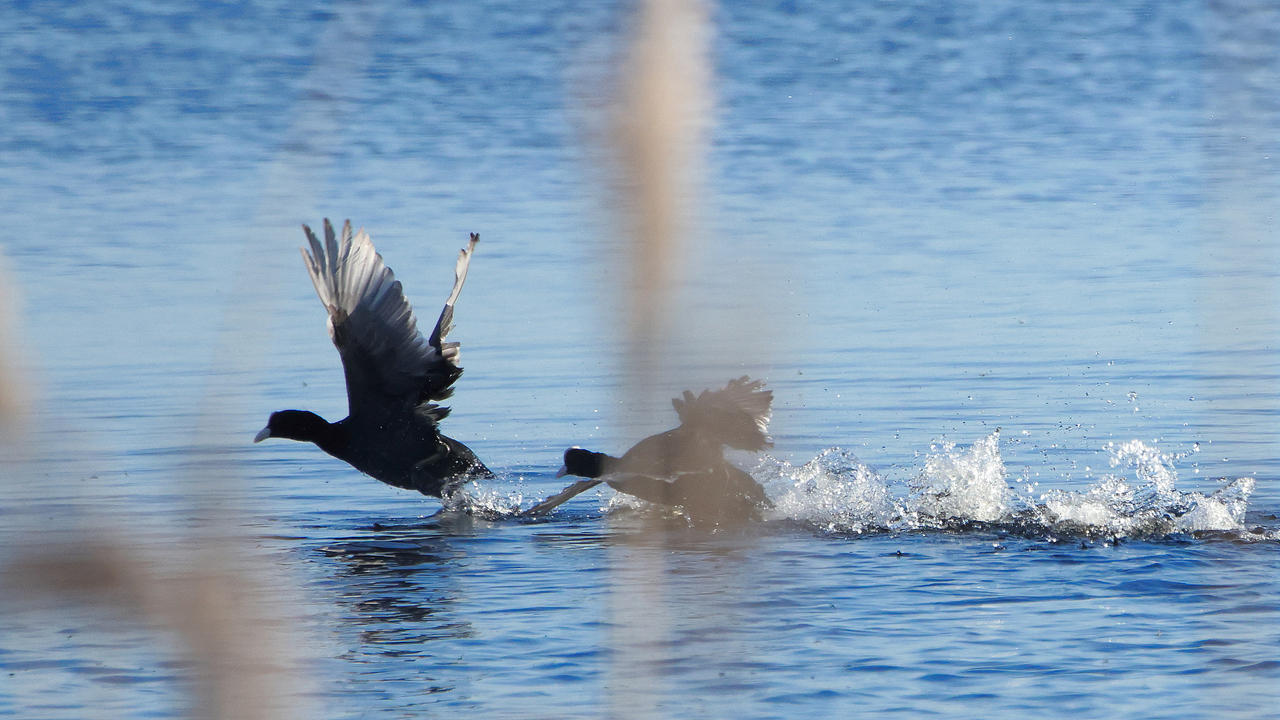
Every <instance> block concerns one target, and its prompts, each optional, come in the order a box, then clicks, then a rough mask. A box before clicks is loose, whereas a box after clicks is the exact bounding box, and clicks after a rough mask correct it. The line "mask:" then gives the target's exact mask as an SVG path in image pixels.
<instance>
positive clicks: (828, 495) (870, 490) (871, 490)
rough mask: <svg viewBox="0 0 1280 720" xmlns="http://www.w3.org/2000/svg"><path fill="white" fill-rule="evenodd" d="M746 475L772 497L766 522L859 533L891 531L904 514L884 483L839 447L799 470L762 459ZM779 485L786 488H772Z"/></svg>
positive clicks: (774, 460) (772, 460)
mask: <svg viewBox="0 0 1280 720" xmlns="http://www.w3.org/2000/svg"><path fill="white" fill-rule="evenodd" d="M751 474H752V475H753V476H755V477H756V479H757V480H759V481H760V482H761V484H763V485H764V486H765V488H766V490H767V491H769V495H770V496H771V497H773V498H774V508H773V510H772V511H771V512H770V513H769V515H768V517H769V519H775V520H776V519H790V520H799V521H802V522H806V523H810V524H813V525H817V526H820V527H823V528H825V529H827V530H829V531H833V532H834V531H841V532H864V531H869V530H876V529H880V528H885V527H890V526H892V525H894V524H895V523H897V522H899V519H900V517H901V516H902V514H903V510H902V507H901V506H900V505H899V504H898V503H897V502H896V501H895V500H894V498H893V496H892V494H891V493H890V491H889V486H888V485H887V484H886V483H885V481H884V480H883V479H882V478H881V477H880V476H879V475H878V474H877V473H876V472H875V471H874V470H872V469H871V468H870V467H868V466H867V465H865V464H863V463H862V462H861V461H860V460H858V458H857V457H856V456H855V455H854V454H853V453H851V452H849V451H847V450H843V449H841V448H831V449H829V450H824V451H823V452H822V453H820V454H819V455H818V456H817V457H816V458H814V459H813V460H810V461H809V462H807V463H805V464H804V465H801V466H800V467H794V466H792V465H791V464H789V463H787V462H785V461H782V460H778V459H776V458H773V457H769V456H765V457H762V458H761V459H760V461H759V463H758V465H757V466H756V468H755V469H754V471H753V472H752V473H751ZM788 484H789V486H788ZM780 486H785V489H784V490H782V491H781V492H780V493H779V492H778V491H776V490H774V488H778V487H780Z"/></svg>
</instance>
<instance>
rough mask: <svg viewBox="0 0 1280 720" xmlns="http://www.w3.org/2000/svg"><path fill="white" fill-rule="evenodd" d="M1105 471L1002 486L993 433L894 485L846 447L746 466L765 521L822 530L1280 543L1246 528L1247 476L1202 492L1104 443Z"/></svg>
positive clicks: (1143, 449)
mask: <svg viewBox="0 0 1280 720" xmlns="http://www.w3.org/2000/svg"><path fill="white" fill-rule="evenodd" d="M1106 450H1107V451H1108V452H1109V453H1110V466H1111V469H1112V471H1111V472H1109V473H1106V474H1104V475H1102V476H1101V477H1100V478H1098V480H1097V481H1096V482H1095V483H1093V484H1092V485H1090V486H1089V487H1087V488H1086V489H1085V490H1082V491H1074V490H1061V489H1054V490H1049V491H1047V492H1044V493H1042V494H1040V495H1038V496H1036V495H1034V494H1033V493H1032V492H1031V491H1029V490H1027V489H1023V490H1018V489H1015V487H1014V486H1012V485H1011V484H1010V479H1009V477H1008V474H1007V472H1006V470H1005V465H1004V460H1003V458H1002V457H1001V455H1000V435H999V431H996V432H993V433H992V434H990V435H988V436H986V437H984V438H981V439H979V440H978V441H977V442H975V443H973V445H972V446H970V447H968V448H958V447H957V446H956V445H955V444H954V443H946V444H942V445H940V446H935V447H932V448H931V449H930V453H929V454H928V455H927V456H926V458H925V462H924V467H923V468H922V469H921V470H920V471H919V473H918V474H917V475H916V476H915V477H914V478H913V479H911V480H909V481H907V482H903V483H893V482H890V481H887V480H885V479H884V478H883V477H881V476H880V475H879V474H878V473H877V472H876V471H875V470H874V469H872V468H871V467H869V466H867V465H866V464H864V463H862V462H861V461H860V460H858V458H857V457H856V456H855V455H854V454H853V453H851V452H849V451H848V450H845V449H842V448H838V447H837V448H830V449H828V450H824V451H823V452H822V453H820V454H819V455H818V456H817V457H815V458H814V459H813V460H811V461H809V462H807V463H805V464H803V465H800V466H798V467H797V466H793V465H791V464H789V463H787V462H785V461H782V460H778V459H776V458H772V457H765V458H762V459H761V460H760V462H759V464H758V466H757V467H756V468H755V469H754V471H753V475H755V476H756V477H757V479H759V480H760V481H761V482H762V483H763V484H764V485H765V487H766V488H767V489H768V490H769V494H770V496H771V497H773V498H774V501H775V508H774V510H773V511H772V513H771V515H770V518H769V519H772V520H792V521H798V522H802V523H806V524H809V525H813V526H816V527H818V528H821V529H823V530H825V531H830V532H847V533H865V532H902V531H919V530H941V531H961V530H967V529H971V528H973V527H974V526H975V525H976V526H980V527H982V528H985V529H990V530H994V531H998V532H1009V533H1014V534H1018V535H1023V536H1032V537H1045V538H1061V537H1076V538H1108V539H1110V538H1117V537H1125V538H1139V537H1140V538H1149V539H1159V538H1166V537H1170V536H1174V535H1182V534H1189V535H1196V534H1202V533H1203V534H1217V533H1228V534H1231V535H1232V536H1233V537H1237V538H1239V539H1245V540H1253V539H1272V540H1274V539H1280V530H1277V529H1271V530H1263V531H1261V532H1259V531H1258V530H1257V529H1250V528H1248V527H1246V525H1245V511H1246V510H1247V508H1248V500H1249V496H1250V494H1251V493H1252V492H1253V489H1254V486H1255V482H1254V479H1253V478H1239V479H1236V480H1234V481H1230V482H1227V481H1225V480H1224V481H1223V486H1222V487H1220V488H1219V489H1218V490H1217V491H1215V492H1212V493H1209V494H1207V495H1206V494H1204V493H1200V492H1194V491H1189V492H1182V491H1179V490H1178V489H1177V472H1176V470H1175V465H1174V464H1175V462H1176V460H1177V459H1178V458H1177V456H1174V455H1171V454H1168V453H1163V452H1161V451H1160V450H1159V449H1158V448H1157V447H1155V446H1153V445H1147V444H1145V443H1143V442H1141V441H1138V440H1132V441H1129V442H1127V443H1123V444H1119V445H1116V444H1112V445H1109V446H1107V448H1106Z"/></svg>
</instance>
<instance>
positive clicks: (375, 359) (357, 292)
mask: <svg viewBox="0 0 1280 720" xmlns="http://www.w3.org/2000/svg"><path fill="white" fill-rule="evenodd" d="M303 230H304V231H305V233H306V235H307V240H308V242H309V245H310V252H308V251H307V249H305V248H304V249H303V253H302V255H303V260H304V262H305V263H306V266H307V271H308V272H309V273H310V275H311V282H312V284H313V285H315V289H316V294H317V295H319V296H320V302H321V303H323V304H324V306H325V309H326V310H327V311H328V314H329V334H330V337H332V339H333V343H334V345H335V346H336V347H337V348H338V353H339V355H341V357H342V364H343V368H344V370H345V373H346V378H347V399H348V405H349V410H350V412H351V413H352V414H353V415H355V414H358V413H361V412H365V411H372V412H376V411H379V410H385V409H386V408H387V407H388V406H389V405H390V406H394V405H395V404H400V403H403V404H408V405H415V406H416V405H419V404H423V403H428V401H430V400H442V399H444V398H446V397H448V396H449V395H450V394H451V393H452V385H453V382H454V381H455V380H456V379H457V378H458V376H459V375H461V374H462V368H461V367H459V366H458V362H457V361H458V344H457V343H443V342H442V341H443V338H444V336H445V334H447V332H448V328H449V318H451V317H452V315H453V304H454V302H456V300H457V297H458V293H459V292H460V291H461V289H462V283H463V281H464V280H465V279H466V271H467V265H468V264H469V261H470V254H471V251H472V250H473V249H474V247H475V244H476V241H477V239H478V238H477V236H476V235H474V234H473V235H472V236H471V242H470V244H469V245H468V246H467V248H465V249H464V250H463V251H462V255H461V256H460V257H459V260H458V269H457V272H456V273H455V280H454V286H453V290H452V291H451V292H450V294H449V299H448V301H447V302H446V304H445V308H444V311H443V312H442V313H441V321H442V322H438V323H437V325H436V330H435V331H434V332H432V335H431V340H430V341H428V340H427V339H426V338H423V336H422V334H421V333H420V332H418V322H417V318H415V317H414V314H413V308H412V307H411V306H410V305H409V302H408V300H406V299H405V296H404V290H403V288H402V287H401V284H400V282H399V281H398V280H396V278H395V274H394V273H393V272H392V271H391V269H390V268H388V267H387V266H386V264H385V263H384V262H383V261H382V256H380V255H379V254H378V252H377V250H376V249H375V248H374V246H373V241H372V239H371V238H370V237H369V234H368V233H366V232H365V231H364V230H360V231H359V232H357V233H353V232H352V230H351V223H350V222H349V221H348V222H346V223H344V224H343V227H342V235H341V238H339V237H338V236H337V235H336V234H335V233H334V229H333V226H332V225H331V224H330V223H329V221H328V220H327V219H326V220H325V221H324V235H325V237H324V243H323V244H322V243H321V242H320V240H319V238H317V237H316V235H315V233H313V232H312V231H311V228H309V227H307V226H305V225H304V226H303ZM431 408H432V412H428V413H426V416H427V417H431V418H434V419H439V418H441V417H443V416H444V414H445V412H447V410H446V409H445V408H439V407H436V406H431Z"/></svg>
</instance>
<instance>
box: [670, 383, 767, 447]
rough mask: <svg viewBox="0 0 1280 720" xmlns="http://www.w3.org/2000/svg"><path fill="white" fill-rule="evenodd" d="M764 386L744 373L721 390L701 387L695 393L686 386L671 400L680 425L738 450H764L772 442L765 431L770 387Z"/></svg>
mask: <svg viewBox="0 0 1280 720" xmlns="http://www.w3.org/2000/svg"><path fill="white" fill-rule="evenodd" d="M763 388H764V381H763V380H752V379H750V378H748V377H747V376H746V375H743V376H742V377H740V378H737V379H735V380H730V381H729V384H728V385H725V386H724V389H722V390H703V391H702V392H701V393H699V394H698V395H697V396H696V397H695V396H694V394H693V393H691V392H689V391H688V390H685V391H684V395H683V396H682V397H678V398H673V399H672V400H671V404H672V405H673V406H674V407H675V409H676V414H677V415H679V416H680V425H681V426H682V427H684V428H688V429H690V430H693V431H695V432H697V433H699V434H702V435H703V436H705V437H710V438H714V439H716V440H719V441H720V442H721V443H723V444H725V445H728V446H730V447H735V448H738V449H740V450H763V449H764V448H766V447H768V446H770V445H772V444H773V443H772V442H770V440H769V434H768V433H769V413H770V409H769V406H770V405H771V404H772V403H773V391H772V390H765V389H763Z"/></svg>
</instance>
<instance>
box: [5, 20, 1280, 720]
mask: <svg viewBox="0 0 1280 720" xmlns="http://www.w3.org/2000/svg"><path fill="white" fill-rule="evenodd" d="M842 5H843V4H842V3H825V4H824V3H816V4H810V5H805V4H801V3H779V4H776V5H769V6H764V5H759V6H756V5H752V6H751V7H739V6H737V5H734V4H725V5H723V6H721V7H718V8H714V9H713V10H712V11H711V13H710V21H711V24H712V25H713V27H714V37H713V38H712V40H711V48H712V50H711V55H712V60H713V66H714V78H713V80H712V82H711V87H712V89H713V95H714V98H713V104H712V106H713V113H712V122H711V124H710V126H709V127H708V129H707V136H706V137H707V142H708V150H707V153H706V156H705V164H704V167H703V173H702V178H703V179H702V182H701V185H700V187H699V189H698V190H697V191H696V192H697V194H696V196H691V197H692V198H693V199H694V200H695V202H694V205H695V206H696V208H697V226H696V227H697V231H696V232H695V233H692V234H691V237H690V238H689V242H688V243H687V244H686V245H684V246H683V249H680V250H678V252H677V254H676V255H675V256H674V258H673V259H672V260H671V262H670V265H671V267H673V268H675V270H674V278H675V280H676V281H677V285H676V288H675V289H673V290H672V294H671V297H670V298H669V302H668V303H667V307H668V308H669V309H670V317H669V318H668V320H667V325H666V326H665V328H666V329H665V331H664V335H663V341H662V343H661V347H660V349H659V351H658V354H659V356H660V357H661V362H662V370H663V372H662V373H661V374H660V375H659V376H658V377H656V378H654V379H653V380H652V385H653V387H651V388H647V392H646V393H645V395H644V397H643V399H639V400H637V399H636V398H635V397H634V394H628V393H626V392H623V390H622V388H623V387H624V385H625V380H626V378H625V377H624V369H625V367H626V357H624V355H625V352H624V351H623V350H621V349H620V348H624V347H626V343H625V341H624V340H625V335H626V328H627V323H626V322H625V320H624V319H622V318H623V317H624V316H625V314H626V311H627V308H626V299H625V294H624V293H623V292H621V288H622V287H623V286H624V285H625V278H626V277H627V267H626V263H625V260H624V258H626V257H627V255H626V245H625V234H624V233H622V232H620V231H619V229H618V221H617V220H618V215H617V214H616V213H614V212H613V210H614V209H615V206H616V205H618V204H620V203H623V202H625V198H620V197H618V196H617V195H616V194H613V193H610V192H607V191H602V190H601V187H607V186H608V185H609V183H608V181H607V177H608V176H609V175H610V170H608V168H609V165H608V157H609V151H608V150H607V147H606V146H607V142H605V140H604V139H603V138H605V137H607V132H602V127H604V126H605V125H607V123H605V122H604V121H603V120H602V113H603V111H602V109H603V108H605V107H606V106H607V105H608V102H607V97H608V96H609V93H610V92H611V90H610V88H611V87H612V86H613V83H614V81H615V78H616V73H615V71H614V70H613V68H615V67H616V64H617V60H618V56H619V54H620V50H619V48H620V47H622V46H623V45H624V43H625V40H624V38H625V37H626V36H627V34H628V33H629V32H630V29H631V27H632V21H631V13H630V11H629V9H628V7H627V6H625V5H621V6H620V5H615V4H587V6H586V7H583V6H580V4H573V3H542V4H537V5H536V6H527V5H525V4H520V3H510V4H504V3H499V2H471V3H441V4H427V5H419V4H407V3H405V4H402V3H378V2H375V3H367V4H354V3H326V4H322V5H321V6H318V7H312V8H305V9H304V8H302V7H301V6H297V4H295V3H284V2H276V3H273V2H260V3H209V2H205V3H197V4H189V3H186V4H184V3H164V2H150V3H141V4H140V3H116V2H88V3H61V2H58V3H25V2H17V3H8V4H5V5H3V6H2V7H0V58H3V59H2V60H0V73H2V74H0V83H2V87H3V97H4V102H3V103H0V120H2V121H3V131H0V197H2V198H3V201H4V205H5V207H6V208H7V210H8V212H7V218H6V219H7V226H8V227H9V230H8V231H6V233H5V234H4V239H3V240H2V241H0V250H2V253H3V258H4V262H3V266H4V272H5V278H6V279H5V284H6V288H5V290H6V294H8V295H11V296H12V298H10V299H7V300H6V301H5V308H4V309H5V310H6V311H7V312H9V313H11V314H12V315H13V323H12V327H11V328H9V329H7V330H0V331H3V332H6V333H8V335H7V336H6V337H5V338H3V340H4V345H5V347H4V352H5V357H6V358H7V361H8V362H9V363H10V364H11V365H14V364H16V366H17V367H18V368H19V371H18V374H19V377H18V378H16V379H15V378H13V377H11V378H10V380H9V386H10V387H20V388H25V392H26V395H27V397H28V400H29V402H28V404H27V409H26V411H25V413H20V414H19V416H18V419H17V420H11V421H10V423H9V424H8V425H6V426H4V428H3V432H4V433H5V435H4V437H5V441H4V442H3V443H0V445H3V448H4V450H3V457H4V482H3V483H0V548H2V549H0V562H3V564H4V565H6V566H7V567H9V570H8V571H6V572H5V573H4V574H3V575H0V600H2V601H4V602H5V604H6V609H5V610H4V612H3V613H2V614H0V717H21V718H81V717H86V716H93V717H171V716H183V715H195V716H198V717H247V716H252V715H253V712H258V713H259V716H261V717H280V716H290V715H291V716H295V717H308V718H310V717H326V718H348V717H383V716H386V717H432V716H443V715H452V714H454V713H458V712H470V713H473V714H476V715H478V716H481V717H519V718H523V717H557V718H564V717H601V716H608V717H614V716H616V717H663V718H692V717H825V716H834V715H849V714H851V713H859V714H866V715H872V714H875V715H886V716H898V717H911V718H916V717H955V718H967V717H1025V716H1027V715H1030V714H1033V713H1035V714H1042V715H1049V716H1055V717H1061V716H1067V715H1080V716H1087V717H1102V716H1106V717H1135V718H1136V717H1142V718H1156V717H1169V718H1186V717H1215V718H1220V717H1239V718H1257V717H1265V716H1274V715H1275V713H1276V707H1277V703H1280V691H1278V690H1277V688H1280V683H1277V680H1280V654H1278V648H1280V601H1278V600H1277V597H1280V572H1278V570H1280V520H1278V519H1277V514H1278V513H1280V484H1278V483H1277V480H1280V353H1278V352H1277V342H1278V341H1280V238H1278V237H1277V231H1276V218H1275V213H1276V209H1277V207H1280V172H1277V157H1278V153H1280V143H1277V139H1276V138H1277V137H1280V132H1278V131H1280V105H1278V104H1277V102H1276V93H1275V89H1276V88H1277V87H1280V44H1278V43H1277V42H1276V38H1277V37H1280V11H1277V9H1276V7H1275V6H1274V5H1273V4H1265V3H1256V4H1255V3H1250V2H1226V3H1217V4H1211V5H1205V4H1202V3H1191V2H1176V1H1175V2H1168V3H1137V2H1107V3H1102V2H1086V3H1073V4H1069V5H1068V4H1059V3H1050V2H1018V3H1012V2H1008V3H1006V2H996V3H960V4H952V5H950V6H948V7H947V8H945V9H941V8H938V7H935V4H931V3H862V4H854V5H855V6H854V7H851V8H850V9H842V7H841V6H842ZM322 217H333V218H335V219H338V220H340V219H343V218H347V217H349V218H351V219H352V221H353V223H355V224H356V225H363V226H365V227H366V228H368V229H369V231H370V232H371V233H372V235H373V237H374V241H375V242H376V243H377V246H378V248H379V250H380V251H381V253H382V254H383V256H384V257H385V258H386V260H387V263H388V264H389V265H390V266H391V267H392V268H394V269H395V271H396V272H397V275H398V277H400V279H401V280H402V281H403V282H404V283H405V289H406V293H407V295H408V297H409V299H410V300H411V302H413V303H414V304H415V307H416V308H417V312H418V315H419V317H420V318H421V319H423V321H424V322H429V321H430V320H429V319H434V316H435V313H436V312H438V308H439V305H440V303H441V302H442V301H443V299H444V296H445V294H446V293H447V290H448V286H449V282H450V281H451V278H452V276H451V270H452V262H453V258H454V255H455V253H456V252H457V249H458V248H459V247H461V246H462V244H463V243H464V242H465V239H466V233H467V232H470V231H476V232H479V233H480V234H481V237H482V240H481V243H480V245H479V248H478V250H477V254H476V256H475V260H474V262H473V264H472V270H471V276H470V278H469V280H468V283H467V286H466V288H465V290H464V291H463V293H462V297H461V300H460V301H459V304H458V309H457V315H456V324H457V326H456V330H455V331H454V339H457V340H460V341H461V342H462V343H463V364H464V365H465V367H466V374H465V375H463V377H462V378H461V380H460V381H459V382H458V385H457V394H456V396H455V397H454V398H453V399H452V400H451V401H450V403H451V405H452V407H453V409H454V412H453V415H452V416H451V417H450V418H449V419H448V420H447V422H446V425H445V428H446V432H447V433H448V434H450V435H451V436H453V437H455V438H458V439H460V440H462V441H464V442H466V443H467V444H469V445H470V447H471V448H472V449H474V450H475V451H476V453H477V454H478V455H479V456H480V457H481V458H482V459H483V460H484V461H485V462H486V463H487V464H488V465H489V466H490V467H492V468H494V469H495V470H497V471H499V478H498V479H496V480H493V481H486V482H484V483H482V484H480V485H479V486H474V485H473V486H471V487H469V488H468V489H467V493H468V496H467V498H466V499H465V500H464V502H462V503H461V504H462V505H463V506H464V507H463V509H458V510H453V511H446V512H438V511H439V510H440V503H439V502H438V501H437V500H435V499H432V498H426V497H422V496H419V495H416V494H413V493H409V492H404V491H400V490H396V489H394V488H391V487H388V486H384V485H382V484H381V483H378V482H376V481H374V480H372V479H370V478H367V477H363V476H361V475H359V474H358V473H356V472H355V471H354V470H352V469H351V468H349V467H347V466H346V465H344V464H342V463H340V462H338V461H336V460H333V459H332V458H329V457H328V456H326V455H324V454H323V453H321V452H319V451H318V450H317V449H315V448H314V447H312V446H303V445H301V444H296V443H289V442H285V441H274V442H266V443H262V444H259V445H253V444H251V442H250V441H251V439H252V437H253V435H254V433H255V432H256V431H257V430H258V429H259V428H261V427H262V425H263V424H264V422H265V420H266V417H267V415H268V414H269V413H270V412H271V411H273V410H277V409H283V408H292V407H298V408H307V409H311V410H315V411H317V412H319V413H321V414H322V415H324V416H326V417H328V418H330V419H337V418H338V417H341V416H342V415H343V414H344V412H345V395H344V388H343V384H342V374H341V368H340V365H339V363H338V358H337V353H336V352H334V350H333V347H332V345H331V344H330V342H329V339H328V337H327V335H326V333H325V331H324V314H323V311H322V310H321V308H320V307H319V305H318V303H317V302H316V299H315V296H314V293H313V291H312V289H311V286H310V283H309V281H308V278H307V275H306V273H305V271H304V269H303V266H302V264H301V262H300V260H299V257H298V254H297V250H296V248H297V247H298V246H300V244H301V242H302V241H303V236H302V233H301V231H300V229H299V225H300V224H301V223H303V222H306V223H309V224H312V225H315V224H317V223H319V222H320V220H321V218H322ZM742 374H750V375H751V376H753V377H759V378H762V379H764V380H766V381H767V382H768V383H769V386H770V387H771V388H772V389H773V390H774V393H775V402H774V416H773V422H772V425H771V431H772V436H773V439H774V443H775V445H774V447H773V448H772V449H771V450H770V451H769V452H768V453H766V454H764V455H762V456H760V457H751V456H740V457H737V458H736V459H737V460H738V461H739V463H740V464H742V465H743V466H744V467H745V468H748V469H750V470H751V471H752V472H753V474H755V475H756V477H757V478H759V479H760V480H761V482H762V483H763V484H764V485H765V487H766V488H767V490H768V492H769V494H770V496H771V497H772V498H773V499H774V501H775V503H776V508H775V510H774V511H772V512H771V513H770V515H769V517H768V518H767V519H766V520H765V521H764V522H762V523H758V524H754V525H751V526H748V527H744V528H736V529H721V530H719V531H709V530H708V529H706V528H698V527H689V526H688V524H687V523H686V522H684V521H683V520H682V519H681V518H679V517H670V516H668V515H666V514H664V513H661V512H657V511H655V510H653V509H652V508H644V507H641V506H640V505H639V504H638V503H632V502H627V501H625V500H624V499H620V498H617V497H615V496H614V495H613V494H612V492H611V491H607V490H605V491H599V492H596V491H592V492H588V493H586V494H584V495H582V496H579V497H578V498H576V499H575V500H574V501H572V502H570V503H569V504H567V505H565V506H563V507H561V508H560V509H559V510H558V511H557V512H556V513H555V514H554V515H552V516H551V517H549V518H546V519H544V520H540V521H537V522H533V521H523V520H516V519H512V518H510V517H505V515H508V514H509V512H510V511H511V510H512V509H514V508H516V507H518V506H520V505H524V506H528V504H530V502H532V501H533V500H534V499H535V498H541V497H543V496H545V495H548V494H550V493H552V492H554V491H555V490H557V489H559V487H560V486H561V483H560V481H559V480H556V479H555V478H554V477H553V475H554V473H555V471H556V469H557V468H558V466H559V464H560V453H561V452H562V451H563V449H564V448H565V447H567V446H570V445H575V444H577V445H583V446H589V447H593V448H596V449H600V450H606V451H611V452H620V451H622V450H624V449H626V447H628V446H629V445H630V444H631V443H632V442H634V441H635V440H637V439H639V437H641V436H643V435H646V434H649V433H651V432H656V431H659V430H664V429H667V428H668V427H670V424H671V423H672V422H673V421H674V414H673V413H671V412H670V410H669V405H668V404H667V403H668V399H669V398H670V397H672V396H675V395H677V394H678V393H679V392H680V391H681V390H684V389H686V388H689V389H694V390H698V389H701V388H704V387H711V386H718V385H723V383H724V382H725V381H726V380H727V379H729V378H731V377H736V376H739V375H742ZM624 398H626V399H625V400H624ZM467 509H469V510H470V512H467V511H466V510H467ZM59 563H63V564H61V565H60V564H59ZM60 568H61V570H60ZM103 568H105V569H103ZM99 571H101V572H99ZM50 578H52V579H50Z"/></svg>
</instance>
